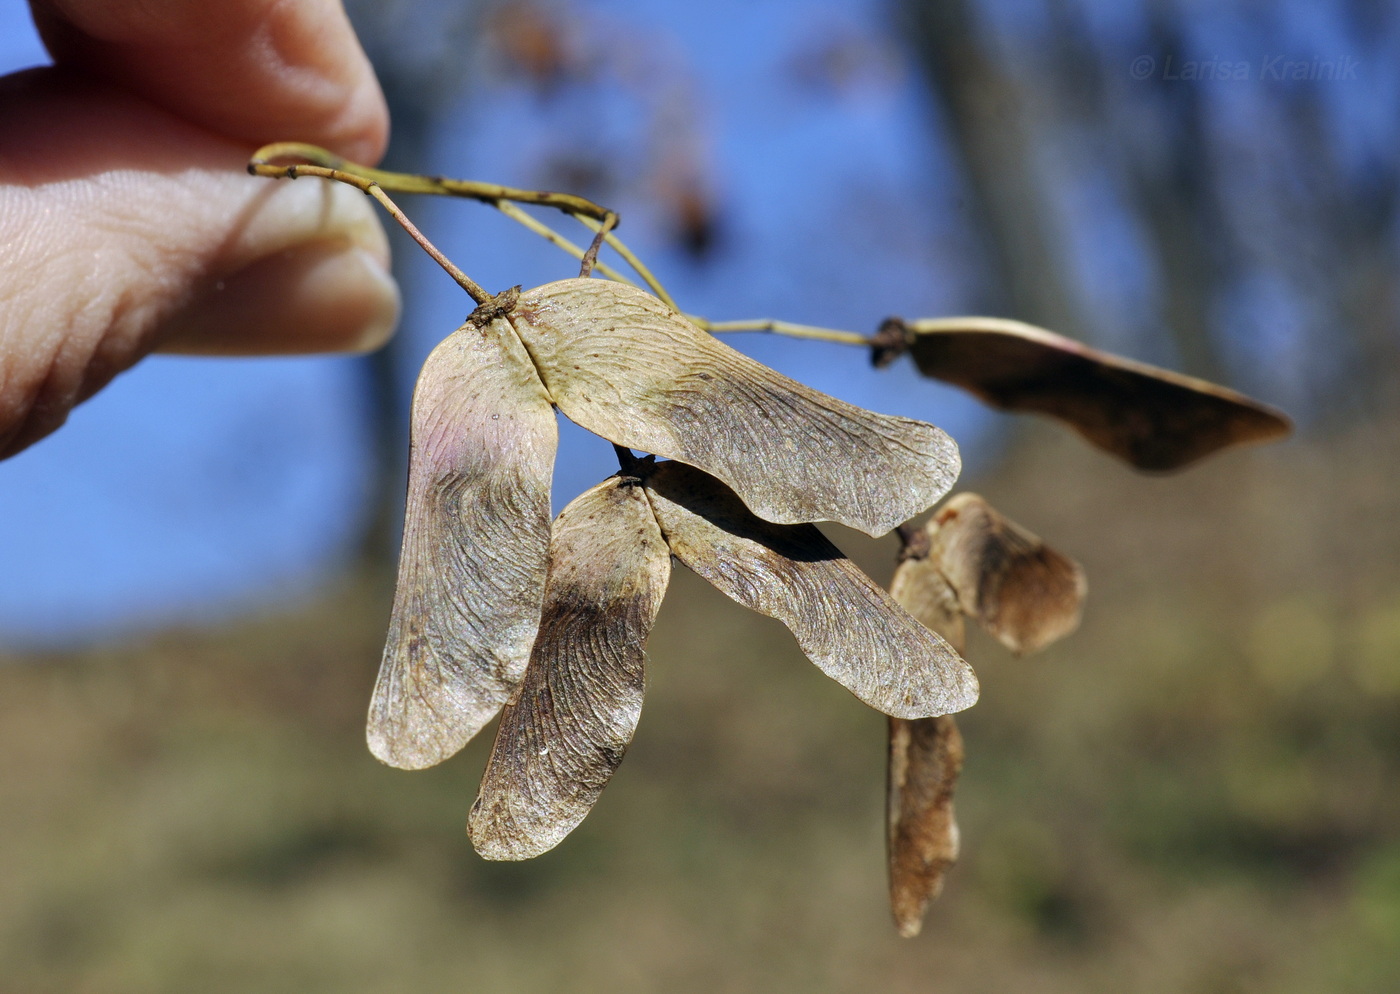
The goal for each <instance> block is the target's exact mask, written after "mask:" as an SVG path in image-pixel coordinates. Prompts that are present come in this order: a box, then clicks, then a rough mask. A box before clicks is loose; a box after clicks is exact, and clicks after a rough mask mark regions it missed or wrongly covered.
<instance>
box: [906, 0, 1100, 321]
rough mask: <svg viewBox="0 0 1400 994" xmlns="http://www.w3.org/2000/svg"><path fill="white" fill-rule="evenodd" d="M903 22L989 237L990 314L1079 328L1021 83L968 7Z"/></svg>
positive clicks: (956, 3)
mask: <svg viewBox="0 0 1400 994" xmlns="http://www.w3.org/2000/svg"><path fill="white" fill-rule="evenodd" d="M903 13H904V17H905V20H906V21H907V23H908V24H909V26H910V28H911V33H912V36H913V39H914V44H915V48H916V51H917V52H918V54H919V57H920V58H921V59H922V61H923V64H924V68H925V70H926V72H927V73H928V75H929V78H930V80H931V82H932V84H933V86H934V89H935V91H936V95H937V97H938V99H939V100H940V102H941V103H942V104H943V106H944V107H945V108H946V111H947V115H948V120H949V122H950V124H951V127H952V131H953V139H954V142H955V144H956V147H957V148H956V150H957V153H958V154H959V156H960V157H961V159H962V163H963V166H964V171H965V179H966V182H967V188H968V201H967V208H968V213H969V215H970V217H969V220H970V222H971V227H972V228H973V229H974V230H976V231H979V232H982V233H983V237H984V239H985V241H984V245H983V249H984V252H985V256H986V264H987V269H988V272H989V275H990V279H989V284H990V285H989V286H988V288H987V297H988V299H987V304H986V306H987V309H989V310H991V311H994V312H997V311H1000V312H1004V313H1006V314H1007V316H1010V317H1015V318H1018V319H1020V320H1025V321H1032V322H1034V323H1036V324H1042V325H1045V326H1046V327H1049V328H1054V329H1056V330H1058V331H1062V332H1064V333H1066V334H1070V335H1074V334H1076V333H1077V331H1076V329H1078V328H1079V326H1080V324H1081V322H1080V320H1079V314H1078V312H1077V308H1076V306H1075V303H1074V300H1073V296H1072V293H1071V291H1070V289H1069V286H1070V284H1069V280H1068V279H1067V276H1066V274H1065V272H1064V267H1063V264H1062V262H1061V258H1062V255H1061V253H1059V252H1057V251H1056V250H1055V241H1056V239H1055V236H1054V231H1053V228H1054V225H1053V223H1052V221H1051V218H1050V214H1049V210H1050V206H1049V205H1048V204H1047V202H1046V198H1045V197H1044V196H1043V194H1042V192H1041V190H1040V189H1039V187H1038V180H1037V176H1036V172H1035V166H1034V161H1035V150H1036V142H1035V134H1034V131H1035V124H1036V122H1035V121H1034V120H1032V116H1031V111H1030V109H1029V107H1028V106H1027V99H1026V94H1024V93H1022V92H1021V89H1020V86H1019V85H1018V83H1017V81H1016V79H1015V77H1014V76H1013V75H1012V74H1010V73H1007V72H1005V71H1003V68H1002V66H1001V65H1000V64H999V60H998V59H997V58H996V56H995V55H994V54H993V53H992V52H990V51H988V49H987V47H986V45H985V44H984V40H983V39H982V38H981V37H979V35H978V31H977V23H976V19H977V14H976V4H975V3H974V2H972V0H938V2H928V0H906V2H905V4H904V11H903Z"/></svg>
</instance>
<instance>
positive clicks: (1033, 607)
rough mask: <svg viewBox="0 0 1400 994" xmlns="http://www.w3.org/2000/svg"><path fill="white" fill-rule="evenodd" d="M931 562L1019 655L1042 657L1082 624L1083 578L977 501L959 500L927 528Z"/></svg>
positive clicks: (972, 497) (965, 606)
mask: <svg viewBox="0 0 1400 994" xmlns="http://www.w3.org/2000/svg"><path fill="white" fill-rule="evenodd" d="M928 529H929V534H930V544H931V549H930V552H929V560H928V561H929V562H931V563H934V564H936V565H937V567H938V570H939V571H940V572H941V573H942V574H943V576H944V577H946V578H947V580H948V583H949V585H950V586H951V587H952V588H953V590H954V592H955V593H956V594H957V598H958V603H959V604H960V606H961V607H962V610H963V611H964V612H965V613H966V614H967V615H968V616H970V617H972V618H974V619H975V620H976V621H977V622H978V623H979V624H981V625H982V627H983V628H985V629H986V630H987V631H988V632H989V633H991V635H992V636H993V637H994V638H996V639H997V640H998V641H1000V642H1001V643H1002V644H1003V645H1005V646H1006V647H1007V648H1008V649H1010V650H1011V651H1013V652H1016V653H1024V652H1035V651H1036V650H1037V649H1041V648H1043V647H1045V646H1047V645H1049V644H1050V643H1051V642H1054V641H1055V640H1056V639H1059V638H1062V637H1064V636H1065V635H1068V634H1069V633H1070V632H1072V631H1074V629H1075V628H1076V627H1077V626H1078V624H1079V615H1080V611H1081V608H1082V605H1083V601H1084V593H1085V589H1086V588H1085V582H1084V571H1083V570H1081V569H1080V568H1079V564H1078V563H1076V562H1075V561H1074V560H1073V559H1070V558H1069V557H1068V556H1065V555H1063V554H1061V553H1059V552H1056V551H1055V550H1054V549H1052V548H1050V547H1049V546H1048V545H1046V544H1045V543H1044V542H1042V541H1041V540H1040V539H1039V538H1037V537H1036V536H1035V535H1032V534H1031V533H1030V532H1028V531H1026V530H1025V529H1024V528H1022V527H1021V526H1020V525H1018V524H1016V523H1015V522H1013V521H1011V520H1009V519H1008V518H1006V517H1005V516H1004V515H1002V514H1001V513H1000V512H998V511H997V510H996V509H995V508H993V507H992V506H991V505H990V504H988V503H987V502H986V501H985V500H983V499H982V498H981V497H979V496H978V495H976V494H970V493H964V494H958V495H957V496H956V497H954V498H953V499H952V500H950V501H948V502H947V503H945V504H944V505H943V506H942V507H940V508H939V509H938V511H937V513H936V514H935V515H934V516H933V518H932V520H931V521H930V522H929V525H928Z"/></svg>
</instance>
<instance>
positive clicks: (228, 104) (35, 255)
mask: <svg viewBox="0 0 1400 994" xmlns="http://www.w3.org/2000/svg"><path fill="white" fill-rule="evenodd" d="M31 7H32V9H33V13H34V19H35V24H36V25H37V27H38V29H39V32H40V34H41V36H42V37H43V39H44V42H45V44H46V45H47V46H48V48H49V51H50V53H51V54H52V55H53V58H54V62H55V65H54V66H52V67H45V68H41V69H32V70H28V71H25V72H20V73H15V74H13V75H10V76H5V77H0V246H3V250H0V258H3V266H0V458H4V457H5V456H9V455H13V454H14V453H16V452H18V451H19V450H21V449H23V448H24V447H25V446H27V445H30V444H32V443H33V442H35V441H37V440H38V439H40V438H42V437H43V436H45V435H47V434H48V433H49V432H51V431H53V430H54V429H55V428H57V427H59V426H60V425H61V424H62V423H63V421H64V420H65V419H66V417H67V415H68V412H69V411H70V410H71V409H72V408H73V407H74V406H75V405H76V404H78V403H79V402H81V401H82V400H84V399H86V398H87V397H89V396H91V395H92V394H93V393H95V392H96V391H97V390H99V389H100V388H101V387H102V386H104V385H105V384H106V383H107V382H108V381H109V380H111V378H112V377H113V376H115V375H116V374H117V373H119V372H121V371H122V370H124V369H126V368H128V367H129V366H131V365H132V364H133V363H135V362H136V361H137V360H139V359H140V358H141V357H143V356H144V355H146V354H147V353H149V352H151V351H152V350H155V349H161V350H166V351H178V352H192V353H204V354H222V355H252V354H276V353H281V354H288V353H305V352H326V351H363V350H368V349H373V348H376V347H377V346H379V345H381V344H382V343H383V342H384V340H385V339H386V338H387V337H388V336H389V334H390V332H391V331H392V330H393V326H394V323H395V321H396V320H397V316H398V304H399V299H398V290H397V288H396V287H395V285H394V283H393V280H392V279H391V277H390V276H389V274H388V269H387V266H388V246H387V242H386V240H385V236H384V232H383V229H382V228H381V227H380V226H379V222H378V220H377V219H376V218H375V216H374V213H373V211H372V210H371V208H372V206H373V205H372V203H371V202H370V201H369V200H368V198H366V197H364V196H362V195H361V194H360V193H358V192H356V191H354V190H351V189H349V188H347V187H343V186H340V185H338V184H329V183H269V182H267V181H266V180H262V179H257V178H254V177H251V176H249V175H247V173H246V171H245V164H246V162H247V159H248V155H249V154H250V153H251V152H252V150H253V149H254V148H256V147H257V146H259V145H261V144H263V143H266V142H269V141H276V140H286V139H296V140H305V141H310V142H315V143H317V144H320V145H324V146H326V147H328V148H330V149H332V150H334V151H336V152H338V153H340V154H342V155H344V156H346V157H347V158H351V159H355V160H357V161H360V162H369V163H372V162H375V161H377V160H378V159H379V157H380V156H381V155H382V154H383V151H384V145H385V142H386V140H387V134H388V113H387V109H386V106H385V103H384V98H383V95H382V94H381V92H380V90H379V85H378V83H377V81H376V80H375V78H374V72H373V70H372V69H371V68H370V65H369V62H368V60H367V59H366V58H365V56H364V53H363V52H362V51H361V49H360V47H359V43H358V42H357V40H356V38H355V35H354V32H353V30H352V28H351V27H350V24H349V21H348V20H347V19H346V17H345V14H344V11H343V9H342V7H341V5H340V3H339V2H338V0H291V2H286V0H284V2H277V0H220V2H218V3H207V4H206V3H189V2H182V0H142V2H140V3H137V2H118V0H31Z"/></svg>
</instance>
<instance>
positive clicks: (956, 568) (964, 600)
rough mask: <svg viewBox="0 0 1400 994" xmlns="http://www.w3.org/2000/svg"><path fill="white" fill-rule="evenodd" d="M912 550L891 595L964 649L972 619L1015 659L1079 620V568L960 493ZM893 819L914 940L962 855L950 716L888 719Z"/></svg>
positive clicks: (899, 920) (957, 740) (892, 854)
mask: <svg viewBox="0 0 1400 994" xmlns="http://www.w3.org/2000/svg"><path fill="white" fill-rule="evenodd" d="M901 534H902V535H903V537H904V540H905V547H904V550H903V553H902V555H901V560H902V561H901V562H900V564H899V567H898V568H897V569H896V570H895V575H894V579H893V580H892V581H891V583H890V593H891V595H892V596H893V597H894V599H895V600H896V601H898V602H899V603H900V604H901V605H903V606H904V607H905V608H906V609H907V610H908V611H909V613H910V614H912V615H913V616H914V617H915V618H917V619H918V620H919V621H921V622H922V623H923V624H925V625H927V626H928V627H929V628H931V629H932V630H934V631H936V632H938V633H939V634H940V635H942V636H943V637H944V638H945V639H946V640H947V641H948V643H949V644H950V645H952V646H953V648H955V649H956V650H957V651H958V652H960V653H961V652H962V651H963V645H964V636H965V622H964V618H965V617H967V618H972V619H973V620H974V621H976V622H978V623H979V624H980V625H981V626H982V627H983V628H985V629H986V630H987V631H988V632H989V633H990V634H991V635H992V636H993V637H995V638H996V639H997V640H998V641H1000V642H1001V643H1002V644H1003V645H1005V646H1006V647H1007V648H1009V649H1011V650H1012V651H1013V652H1016V653H1023V652H1033V651H1035V650H1037V649H1040V648H1043V647H1044V646H1046V645H1048V644H1050V643H1051V642H1053V641H1055V640H1056V639H1058V638H1061V637H1063V636H1065V635H1068V634H1069V633H1070V632H1071V631H1073V630H1074V628H1075V626H1076V625H1078V623H1079V614H1080V606H1081V604H1082V602H1083V599H1084V593H1085V584H1084V574H1083V571H1082V570H1080V568H1079V565H1078V564H1077V563H1075V562H1074V561H1073V560H1071V559H1069V558H1068V557H1066V556H1064V555H1062V554H1060V553H1058V552H1056V551H1055V550H1054V549H1051V548H1050V547H1049V546H1047V545H1046V544H1045V543H1044V542H1042V541H1041V540H1040V539H1038V538H1037V537H1036V536H1034V535H1032V534H1031V533H1030V532H1028V531H1026V530H1025V529H1024V528H1021V527H1020V526H1019V525H1017V524H1015V523H1014V522H1012V521H1010V520H1009V519H1007V518H1005V517H1003V516H1002V515H1001V514H1000V513H998V512H997V511H996V509H994V508H993V507H992V506H991V505H990V504H988V503H987V502H986V501H985V500H983V499H982V498H981V497H979V496H977V495H976V494H970V493H968V494H958V495H957V496H956V497H953V498H952V499H951V500H949V501H948V502H947V503H946V504H944V505H943V507H941V508H939V510H938V511H937V512H936V513H935V514H934V516H933V517H932V518H931V519H930V520H929V522H928V523H927V524H926V525H925V526H924V527H923V528H922V529H918V530H913V531H909V532H903V531H902V532H901ZM889 726H890V727H889V780H888V788H887V789H888V794H887V821H886V826H887V829H888V846H889V871H890V908H891V910H892V911H893V913H894V919H895V925H896V926H897V927H898V929H899V933H900V935H903V936H906V937H908V936H914V935H917V934H918V933H919V929H920V928H921V927H922V925H923V917H924V912H925V910H926V909H927V908H928V905H929V902H930V901H932V900H933V899H934V898H935V897H937V896H938V893H939V891H940V890H942V888H943V877H944V874H945V873H946V872H947V870H948V868H949V867H951V866H952V865H953V863H954V862H956V860H957V858H958V825H957V820H956V818H955V817H954V814H953V792H954V789H955V787H956V785H957V779H958V774H959V772H960V771H961V770H962V763H963V741H962V736H961V735H960V734H959V732H958V727H957V723H956V722H955V721H954V720H953V718H952V716H951V715H948V716H942V717H934V718H922V719H915V720H904V719H900V718H895V717H892V718H890V722H889Z"/></svg>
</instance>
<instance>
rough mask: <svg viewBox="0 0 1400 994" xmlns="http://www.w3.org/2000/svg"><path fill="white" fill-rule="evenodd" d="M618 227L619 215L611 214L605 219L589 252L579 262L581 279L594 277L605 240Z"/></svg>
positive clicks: (589, 247)
mask: <svg viewBox="0 0 1400 994" xmlns="http://www.w3.org/2000/svg"><path fill="white" fill-rule="evenodd" d="M615 227H617V215H616V214H613V213H609V214H608V216H607V217H605V218H603V223H602V224H601V225H599V226H598V232H597V234H595V235H594V236H593V241H592V243H591V244H590V245H589V246H588V251H587V252H585V253H584V255H583V258H582V259H580V260H579V267H578V275H579V278H580V279H586V278H588V277H589V276H592V275H593V267H594V265H595V264H596V263H597V262H598V250H599V249H600V248H602V247H603V239H604V238H607V237H608V232H609V231H611V230H612V229H613V228H615Z"/></svg>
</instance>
